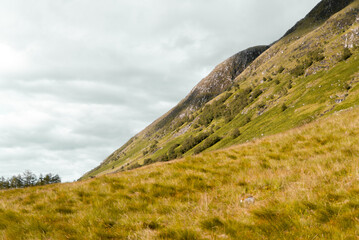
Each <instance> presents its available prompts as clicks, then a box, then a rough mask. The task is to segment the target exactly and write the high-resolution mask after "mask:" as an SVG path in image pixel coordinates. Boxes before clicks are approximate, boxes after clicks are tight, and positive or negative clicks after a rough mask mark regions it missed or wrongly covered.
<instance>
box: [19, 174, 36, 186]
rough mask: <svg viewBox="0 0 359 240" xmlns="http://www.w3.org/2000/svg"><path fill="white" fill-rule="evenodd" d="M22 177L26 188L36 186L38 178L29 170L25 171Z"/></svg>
mask: <svg viewBox="0 0 359 240" xmlns="http://www.w3.org/2000/svg"><path fill="white" fill-rule="evenodd" d="M22 175H23V183H24V187H30V186H35V185H36V182H37V177H36V175H35V174H33V173H32V172H30V171H29V170H25V172H24V173H23V174H22Z"/></svg>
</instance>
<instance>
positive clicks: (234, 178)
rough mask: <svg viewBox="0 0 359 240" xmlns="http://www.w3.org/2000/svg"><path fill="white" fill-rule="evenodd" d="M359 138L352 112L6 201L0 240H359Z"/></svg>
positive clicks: (4, 197) (0, 201)
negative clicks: (245, 199) (247, 201)
mask: <svg viewBox="0 0 359 240" xmlns="http://www.w3.org/2000/svg"><path fill="white" fill-rule="evenodd" d="M358 136H359V109H358V108H355V109H350V110H346V111H341V112H340V113H336V114H333V115H331V116H330V117H327V118H324V119H321V120H318V121H314V122H312V123H310V124H307V125H305V126H302V127H299V128H295V129H292V130H290V131H287V132H285V133H280V134H276V135H273V136H268V137H263V138H262V139H258V140H254V141H250V142H248V143H245V144H241V145H236V146H232V147H230V148H227V149H223V150H217V151H212V152H206V153H203V154H199V155H197V156H189V157H186V158H185V159H180V160H175V161H172V162H168V163H156V164H153V165H150V166H147V167H143V168H139V169H135V170H132V171H126V172H122V173H118V174H113V175H108V176H101V177H98V178H96V179H90V180H86V181H80V182H75V183H67V184H56V185H50V186H44V187H33V188H27V189H17V190H7V191H1V192H0V193H1V194H0V238H1V239H86V240H88V239H357V237H358V235H359V227H358V226H359V138H358ZM250 195H252V196H254V197H255V199H256V201H255V203H254V204H245V203H241V202H240V199H241V198H243V197H247V196H250Z"/></svg>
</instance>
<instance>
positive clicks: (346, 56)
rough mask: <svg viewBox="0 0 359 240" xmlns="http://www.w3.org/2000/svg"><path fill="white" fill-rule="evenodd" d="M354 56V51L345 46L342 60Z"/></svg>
mask: <svg viewBox="0 0 359 240" xmlns="http://www.w3.org/2000/svg"><path fill="white" fill-rule="evenodd" d="M351 56H352V52H351V51H350V50H349V48H344V50H343V53H342V57H341V59H340V61H345V60H347V59H348V58H350V57H351Z"/></svg>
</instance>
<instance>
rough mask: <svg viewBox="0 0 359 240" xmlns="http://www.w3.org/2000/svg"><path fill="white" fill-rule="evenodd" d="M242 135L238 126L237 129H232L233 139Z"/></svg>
mask: <svg viewBox="0 0 359 240" xmlns="http://www.w3.org/2000/svg"><path fill="white" fill-rule="evenodd" d="M240 135H241V132H240V131H239V129H238V128H235V129H234V130H233V131H232V133H231V137H232V138H233V139H235V138H237V137H239V136H240Z"/></svg>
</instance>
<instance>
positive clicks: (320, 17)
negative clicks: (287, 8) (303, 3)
mask: <svg viewBox="0 0 359 240" xmlns="http://www.w3.org/2000/svg"><path fill="white" fill-rule="evenodd" d="M352 2H354V0H323V1H321V2H320V3H318V4H317V6H315V7H314V8H313V10H312V11H310V12H309V13H308V14H307V16H305V18H303V19H302V20H300V21H299V22H298V23H297V24H295V26H294V27H292V28H291V29H289V30H288V31H287V32H286V34H285V35H284V37H285V36H287V35H289V34H291V33H292V32H294V31H296V30H297V29H299V28H302V27H305V25H307V24H316V23H320V22H324V21H326V20H328V19H329V18H330V17H331V16H332V15H333V14H335V13H337V12H339V11H340V10H342V9H344V8H345V7H346V6H348V5H349V4H351V3H352Z"/></svg>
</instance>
